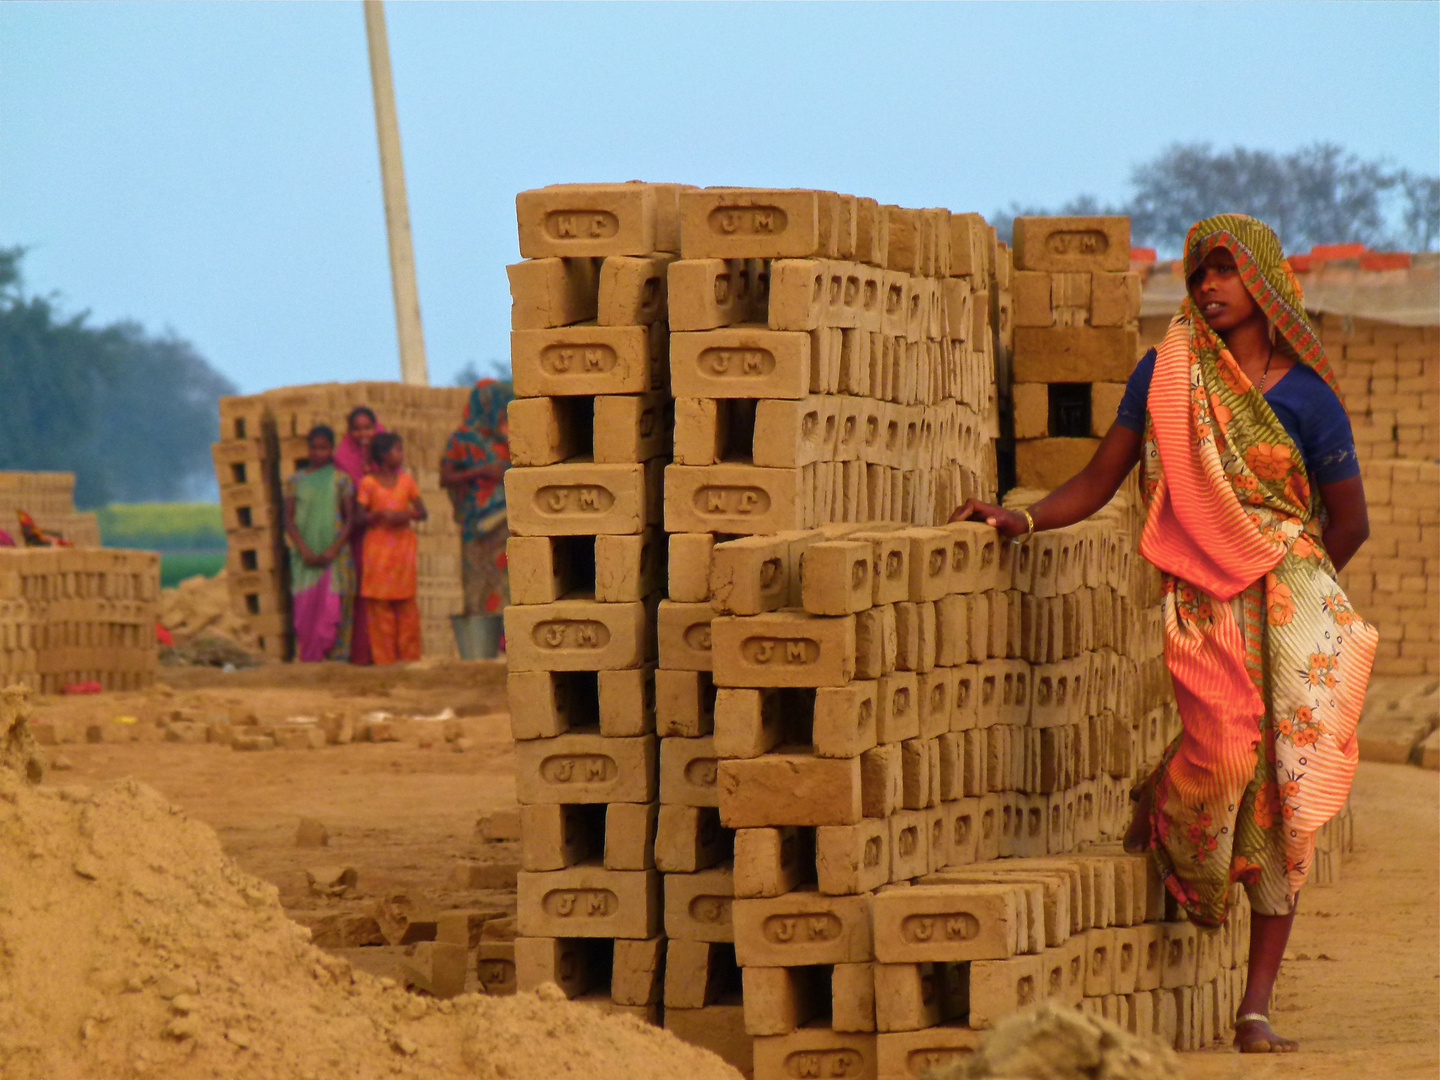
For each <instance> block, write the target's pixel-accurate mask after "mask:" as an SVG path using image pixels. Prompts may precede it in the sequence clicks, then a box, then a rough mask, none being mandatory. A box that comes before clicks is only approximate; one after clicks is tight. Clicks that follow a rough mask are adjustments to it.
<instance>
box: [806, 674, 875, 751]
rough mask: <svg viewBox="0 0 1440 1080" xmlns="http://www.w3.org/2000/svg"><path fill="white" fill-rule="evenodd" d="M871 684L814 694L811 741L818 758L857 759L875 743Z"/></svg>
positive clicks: (820, 691)
mask: <svg viewBox="0 0 1440 1080" xmlns="http://www.w3.org/2000/svg"><path fill="white" fill-rule="evenodd" d="M877 690H878V683H876V682H874V681H866V682H852V683H850V684H849V685H848V686H835V687H822V688H820V689H819V690H817V691H816V693H815V716H814V723H813V725H812V735H811V739H812V742H813V745H814V749H815V753H816V755H817V756H819V757H834V758H849V757H857V756H858V755H860V754H862V753H864V752H865V751H866V750H868V749H870V748H871V747H872V746H874V745H875V743H876V693H877Z"/></svg>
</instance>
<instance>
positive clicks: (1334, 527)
mask: <svg viewBox="0 0 1440 1080" xmlns="http://www.w3.org/2000/svg"><path fill="white" fill-rule="evenodd" d="M1320 501H1321V502H1323V503H1324V504H1325V513H1326V514H1327V515H1328V516H1329V518H1330V524H1329V525H1327V526H1325V531H1324V533H1323V534H1322V538H1323V539H1324V541H1325V550H1326V551H1327V552H1329V553H1330V561H1331V562H1332V563H1334V564H1335V569H1336V570H1343V569H1345V564H1346V563H1348V562H1349V561H1350V560H1351V559H1352V558H1353V557H1354V556H1355V552H1357V551H1359V550H1360V545H1361V544H1363V543H1365V541H1366V540H1367V539H1369V536H1370V512H1369V510H1367V509H1366V506H1365V482H1364V481H1363V480H1362V479H1361V478H1360V474H1359V473H1356V474H1355V475H1354V476H1351V477H1349V478H1347V479H1345V480H1336V481H1335V482H1334V483H1333V484H1321V485H1320Z"/></svg>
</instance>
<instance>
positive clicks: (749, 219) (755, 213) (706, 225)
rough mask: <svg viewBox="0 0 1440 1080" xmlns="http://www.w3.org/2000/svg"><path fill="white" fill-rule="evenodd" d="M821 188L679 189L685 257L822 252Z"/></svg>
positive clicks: (755, 256)
mask: <svg viewBox="0 0 1440 1080" xmlns="http://www.w3.org/2000/svg"><path fill="white" fill-rule="evenodd" d="M820 213H821V193H820V192H816V191H798V190H773V191H771V190H763V189H758V188H705V189H701V190H692V191H682V192H681V194H680V253H681V255H682V256H683V257H684V258H686V259H707V258H720V259H751V258H753V259H794V258H804V257H805V256H807V255H824V254H825V250H824V245H823V243H822V233H821V226H820Z"/></svg>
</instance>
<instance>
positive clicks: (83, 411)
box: [0, 248, 235, 507]
mask: <svg viewBox="0 0 1440 1080" xmlns="http://www.w3.org/2000/svg"><path fill="white" fill-rule="evenodd" d="M23 256H24V250H23V249H22V248H0V402H3V403H4V418H5V420H4V423H3V424H0V469H54V470H60V471H64V472H73V473H74V474H75V501H76V503H77V505H79V506H81V507H96V506H103V505H105V504H106V503H110V502H143V501H147V500H170V499H182V498H185V497H187V496H189V495H191V494H193V493H194V492H196V491H198V490H202V489H204V488H205V487H206V486H207V482H208V480H209V478H210V475H211V469H212V466H211V460H210V443H211V442H212V441H214V440H215V439H216V438H218V437H219V420H218V415H217V410H216V402H217V399H218V398H219V397H220V396H221V395H223V394H233V393H235V387H234V385H233V384H232V383H231V382H230V380H228V379H226V378H225V377H224V376H223V375H221V374H220V373H219V372H217V371H216V370H215V369H214V368H212V367H211V366H210V365H209V364H208V363H207V362H206V360H205V359H204V357H202V356H200V354H199V353H197V352H196V351H195V349H194V347H193V346H192V345H190V343H189V342H187V341H185V340H184V339H182V338H180V337H177V336H176V335H175V334H173V333H169V332H167V333H166V334H164V335H161V336H154V335H151V334H148V333H147V332H146V331H145V330H144V328H143V327H141V326H140V325H139V324H138V323H135V322H129V321H125V322H118V323H114V324H112V325H110V326H104V327H95V326H91V325H89V323H88V322H87V317H88V316H87V314H86V313H84V312H82V313H80V314H78V315H66V314H64V313H62V312H61V311H60V310H59V308H58V307H57V305H56V304H55V302H54V301H53V300H52V299H51V298H49V297H39V296H28V295H26V294H25V292H24V289H23V281H22V278H21V273H20V263H21V259H22V258H23Z"/></svg>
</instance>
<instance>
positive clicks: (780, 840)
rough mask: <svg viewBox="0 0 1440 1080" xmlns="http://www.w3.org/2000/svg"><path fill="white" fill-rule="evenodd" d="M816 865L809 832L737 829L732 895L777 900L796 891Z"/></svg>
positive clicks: (788, 827) (804, 830) (778, 829)
mask: <svg viewBox="0 0 1440 1080" xmlns="http://www.w3.org/2000/svg"><path fill="white" fill-rule="evenodd" d="M814 862H815V842H814V837H813V834H812V833H811V832H810V830H808V829H799V828H796V827H794V826H785V827H782V828H758V829H738V830H736V833H735V868H734V873H735V895H736V896H740V897H753V896H780V895H782V894H783V893H787V892H792V891H793V890H795V889H797V888H799V887H800V886H801V885H802V884H804V881H805V879H806V877H807V876H809V874H810V868H811V867H813V865H814Z"/></svg>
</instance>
